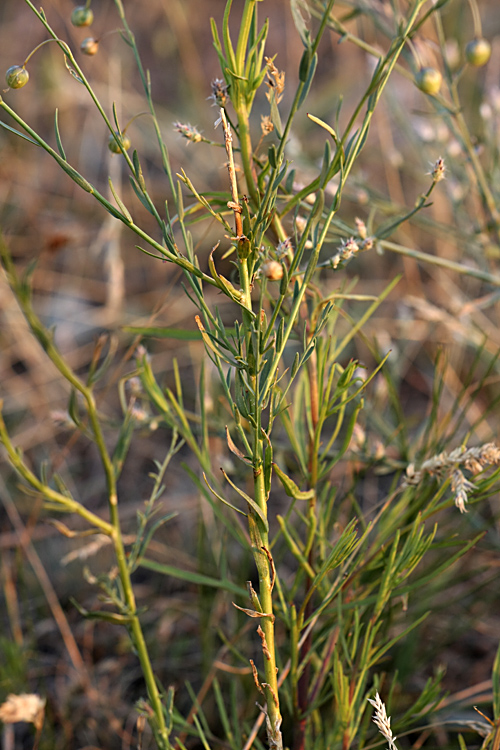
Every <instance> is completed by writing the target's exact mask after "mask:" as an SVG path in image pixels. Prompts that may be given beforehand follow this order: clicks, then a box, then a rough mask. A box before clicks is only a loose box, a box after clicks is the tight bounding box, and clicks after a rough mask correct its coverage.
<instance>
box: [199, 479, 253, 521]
mask: <svg viewBox="0 0 500 750" xmlns="http://www.w3.org/2000/svg"><path fill="white" fill-rule="evenodd" d="M203 479H204V480H205V484H206V485H207V487H208V489H209V490H210V492H211V493H212V495H214V497H216V498H217V500H220V501H221V503H224V505H227V507H228V508H231V510H235V511H236V513H241V515H242V516H246V515H247V513H245V511H244V510H241V509H240V508H237V507H236V505H233V504H232V503H230V502H229V500H226V499H225V498H223V497H222V495H219V493H218V492H216V491H215V490H214V488H213V487H211V486H210V484H209V483H208V479H207V477H206V475H205V473H203Z"/></svg>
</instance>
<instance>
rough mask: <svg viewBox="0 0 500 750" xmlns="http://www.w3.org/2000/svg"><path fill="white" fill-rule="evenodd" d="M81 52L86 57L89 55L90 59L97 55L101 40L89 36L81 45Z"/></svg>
mask: <svg viewBox="0 0 500 750" xmlns="http://www.w3.org/2000/svg"><path fill="white" fill-rule="evenodd" d="M80 50H81V51H82V52H83V54H84V55H89V56H90V57H92V56H93V55H96V54H97V52H98V50H99V40H98V39H94V37H93V36H88V37H87V38H86V39H84V40H83V42H82V43H81V44H80Z"/></svg>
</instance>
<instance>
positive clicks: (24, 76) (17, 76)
mask: <svg viewBox="0 0 500 750" xmlns="http://www.w3.org/2000/svg"><path fill="white" fill-rule="evenodd" d="M29 77H30V74H29V73H28V71H27V70H26V68H24V67H23V66H21V65H11V67H10V68H9V69H8V71H7V73H6V74H5V80H6V81H7V84H8V85H9V88H11V89H22V87H23V86H26V84H27V83H28V81H29Z"/></svg>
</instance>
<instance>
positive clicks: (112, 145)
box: [108, 132, 132, 154]
mask: <svg viewBox="0 0 500 750" xmlns="http://www.w3.org/2000/svg"><path fill="white" fill-rule="evenodd" d="M115 136H116V138H118V140H119V141H120V143H121V144H122V147H123V150H124V151H128V150H129V148H130V146H131V145H132V144H131V143H130V138H129V137H128V136H126V135H125V133H122V134H121V135H120V133H118V132H115V135H114V136H113V135H110V136H109V139H108V148H109V150H110V151H112V152H113V154H121V150H120V146H119V145H118V143H117V142H116V138H115Z"/></svg>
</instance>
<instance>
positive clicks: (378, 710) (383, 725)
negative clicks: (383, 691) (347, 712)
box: [368, 693, 398, 750]
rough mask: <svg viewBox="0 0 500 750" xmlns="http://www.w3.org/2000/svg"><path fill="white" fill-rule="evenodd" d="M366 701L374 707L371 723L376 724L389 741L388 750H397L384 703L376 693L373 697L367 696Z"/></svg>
mask: <svg viewBox="0 0 500 750" xmlns="http://www.w3.org/2000/svg"><path fill="white" fill-rule="evenodd" d="M368 702H369V703H371V704H372V706H373V707H374V708H375V716H374V717H373V723H374V724H376V725H377V727H378V730H379V732H380V734H382V735H383V736H384V737H385V739H386V740H387V742H388V743H389V750H398V748H397V746H396V739H397V738H396V737H395V736H394V735H393V734H392V729H391V717H390V716H387V711H386V708H385V703H384V702H383V700H382V698H381V697H380V695H379V694H378V693H375V698H368Z"/></svg>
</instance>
